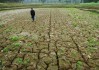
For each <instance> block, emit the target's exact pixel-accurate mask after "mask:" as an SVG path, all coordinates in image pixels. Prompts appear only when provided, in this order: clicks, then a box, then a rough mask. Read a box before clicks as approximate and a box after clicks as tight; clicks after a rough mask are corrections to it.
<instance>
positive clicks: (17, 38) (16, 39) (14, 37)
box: [10, 36, 20, 41]
mask: <svg viewBox="0 0 99 70" xmlns="http://www.w3.org/2000/svg"><path fill="white" fill-rule="evenodd" d="M19 39H20V38H19V37H18V36H12V37H11V38H10V40H11V41H18V40H19Z"/></svg>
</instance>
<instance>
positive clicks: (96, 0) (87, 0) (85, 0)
mask: <svg viewBox="0 0 99 70" xmlns="http://www.w3.org/2000/svg"><path fill="white" fill-rule="evenodd" d="M98 1H99V0H84V2H98Z"/></svg>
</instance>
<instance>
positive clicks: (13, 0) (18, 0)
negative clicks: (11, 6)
mask: <svg viewBox="0 0 99 70" xmlns="http://www.w3.org/2000/svg"><path fill="white" fill-rule="evenodd" d="M22 1H24V0H0V2H1V3H3V2H22Z"/></svg>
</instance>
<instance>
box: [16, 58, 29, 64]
mask: <svg viewBox="0 0 99 70" xmlns="http://www.w3.org/2000/svg"><path fill="white" fill-rule="evenodd" d="M16 63H18V64H28V63H30V59H24V60H23V59H22V58H16Z"/></svg>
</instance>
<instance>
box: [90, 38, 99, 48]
mask: <svg viewBox="0 0 99 70" xmlns="http://www.w3.org/2000/svg"><path fill="white" fill-rule="evenodd" d="M96 45H99V41H97V40H96V38H93V37H90V38H89V39H88V46H89V47H94V46H96Z"/></svg>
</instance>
